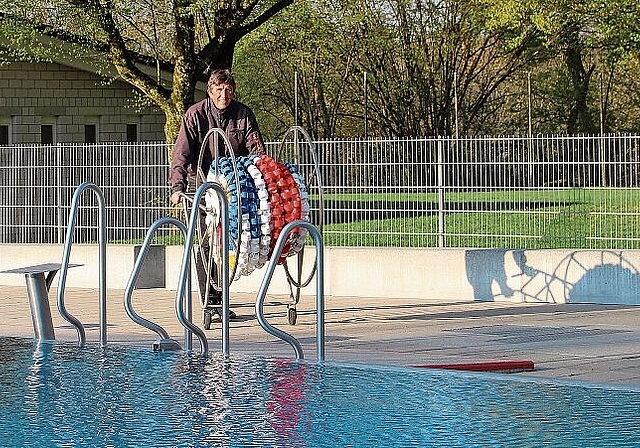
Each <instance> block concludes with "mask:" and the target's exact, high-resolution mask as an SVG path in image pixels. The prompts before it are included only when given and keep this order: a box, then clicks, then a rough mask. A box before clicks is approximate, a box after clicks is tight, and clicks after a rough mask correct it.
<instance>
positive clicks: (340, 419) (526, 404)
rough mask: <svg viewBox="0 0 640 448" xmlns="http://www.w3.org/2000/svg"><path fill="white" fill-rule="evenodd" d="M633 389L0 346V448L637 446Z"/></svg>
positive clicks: (28, 344) (639, 394) (20, 343)
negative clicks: (30, 447)
mask: <svg viewBox="0 0 640 448" xmlns="http://www.w3.org/2000/svg"><path fill="white" fill-rule="evenodd" d="M639 402H640V389H635V388H623V387H618V388H615V387H608V386H604V385H596V384H578V383H567V382H558V381H540V380H537V379H536V380H533V379H531V378H529V379H527V378H523V377H514V376H506V375H488V374H474V373H463V372H453V371H440V370H426V369H410V368H391V367H376V366H367V365H347V364H334V363H330V362H328V363H325V364H324V365H317V364H312V363H305V362H297V361H292V360H284V359H249V358H245V357H241V356H234V355H233V353H232V356H231V358H230V359H229V360H223V359H221V358H219V357H217V356H211V357H210V358H209V359H208V360H206V361H205V360H202V359H200V358H199V357H197V356H187V355H184V354H176V353H154V352H152V351H151V350H150V349H149V348H148V347H131V346H109V347H108V348H107V349H105V350H102V349H100V348H99V347H94V346H88V347H85V348H82V349H81V348H78V347H76V346H75V345H65V344H60V343H58V344H53V345H41V346H38V345H36V344H35V343H34V342H32V341H30V340H24V339H16V338H0V446H2V447H13V446H37V447H148V448H150V447H217V446H222V447H254V446H255V447H428V446H434V447H436V446H457V447H467V446H485V447H500V446H505V447H507V446H509V447H511V446H518V447H534V446H536V447H537V446H540V445H548V446H557V447H586V446H590V447H594V446H615V447H631V446H640V425H638V422H639V421H640V420H639V419H640V405H639V404H638V403H639Z"/></svg>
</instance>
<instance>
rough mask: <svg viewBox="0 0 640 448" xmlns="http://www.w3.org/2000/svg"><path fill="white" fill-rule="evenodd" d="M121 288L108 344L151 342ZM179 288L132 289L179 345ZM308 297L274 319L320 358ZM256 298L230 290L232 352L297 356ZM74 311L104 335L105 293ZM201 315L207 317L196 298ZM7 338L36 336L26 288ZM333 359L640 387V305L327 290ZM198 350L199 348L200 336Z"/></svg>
mask: <svg viewBox="0 0 640 448" xmlns="http://www.w3.org/2000/svg"><path fill="white" fill-rule="evenodd" d="M56 297H57V296H56V290H55V287H54V288H52V290H51V292H50V294H49V298H50V302H51V305H52V315H53V322H54V327H55V332H56V339H57V340H59V341H77V334H76V331H75V329H74V328H73V327H72V326H71V325H70V324H69V323H67V322H66V321H65V320H63V319H62V318H61V317H60V315H59V313H58V311H57V309H56V305H55V303H56ZM123 297H124V293H123V291H121V290H110V291H109V298H108V324H109V325H108V339H109V343H119V342H132V343H136V344H148V345H149V348H150V349H151V344H152V343H153V341H154V340H155V339H157V336H156V335H155V334H154V333H152V332H150V331H149V330H147V329H145V328H143V327H140V326H138V325H137V324H135V323H134V322H132V321H131V320H130V319H129V317H128V316H127V315H126V313H125V311H124V307H123ZM174 297H175V293H174V292H173V291H168V290H165V289H143V290H137V291H135V294H134V295H133V306H134V308H135V310H136V312H137V313H138V314H139V315H141V316H142V317H145V318H147V319H150V320H151V321H154V322H156V323H159V324H160V325H162V326H163V327H164V328H165V329H166V330H167V331H168V332H169V334H170V335H171V336H172V337H173V338H174V339H176V340H178V341H179V342H180V343H182V342H183V337H184V331H183V329H182V327H181V326H180V324H179V323H178V321H177V319H176V317H175V313H174V307H173V301H174ZM314 300H315V299H314V298H313V297H303V298H302V299H301V301H300V304H299V305H298V316H299V317H298V323H297V325H295V326H291V325H289V324H288V323H287V318H286V315H287V314H286V312H287V307H286V304H287V303H288V301H289V299H288V297H287V296H272V295H269V296H268V297H267V304H266V308H265V312H266V317H267V319H268V320H269V322H270V323H271V324H273V325H275V326H277V327H278V328H280V329H282V330H284V331H286V332H288V333H291V334H292V335H294V336H296V337H297V338H299V339H300V341H301V342H302V344H303V347H304V350H305V358H307V359H310V360H313V359H315V311H314V310H315V303H314ZM254 301H255V297H253V296H250V295H247V294H232V298H231V303H232V308H233V309H234V310H235V311H236V312H237V314H238V316H239V319H238V320H237V321H233V322H232V323H231V329H230V335H231V336H230V351H231V356H233V354H234V353H257V354H260V355H262V356H272V355H273V356H283V357H293V356H294V352H293V350H292V348H291V347H290V346H289V345H288V344H286V343H285V342H282V341H279V340H276V339H275V338H274V337H272V336H271V335H269V334H267V333H265V332H264V331H263V330H262V328H260V326H259V324H258V322H257V320H256V319H255V312H254ZM65 304H66V306H67V310H68V311H69V312H70V313H71V314H72V315H74V316H75V317H77V318H78V319H79V320H80V321H82V322H83V323H84V325H85V327H86V332H87V340H88V341H89V342H95V341H98V340H99V329H98V321H99V320H98V291H97V290H95V289H81V288H67V290H66V292H65ZM194 305H195V306H196V312H195V317H194V321H195V322H196V323H198V324H199V323H200V322H201V317H200V314H199V309H197V306H198V303H197V301H195V302H194ZM0 307H1V309H2V318H1V319H0V336H14V337H24V338H33V327H32V324H31V317H30V312H29V305H28V300H27V293H26V289H25V288H24V287H18V286H0ZM325 307H326V318H325V319H326V360H327V361H348V362H358V363H370V364H387V365H401V366H414V365H423V364H447V363H475V362H491V361H511V360H531V361H533V363H534V365H535V370H534V371H530V372H523V373H515V374H514V375H527V376H536V377H545V378H557V379H570V380H575V381H586V382H598V383H610V384H621V385H633V386H640V306H633V305H588V304H530V303H513V302H470V301H464V302H445V301H425V300H419V299H406V298H403V299H382V298H372V297H335V296H328V297H326V300H325ZM207 335H208V336H209V344H210V351H211V352H212V353H213V352H216V351H220V350H221V345H220V336H221V332H220V324H219V323H217V324H214V325H213V328H212V329H211V330H209V331H208V332H207ZM194 349H195V350H196V351H198V350H199V345H198V341H197V339H196V338H194Z"/></svg>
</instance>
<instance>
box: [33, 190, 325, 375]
mask: <svg viewBox="0 0 640 448" xmlns="http://www.w3.org/2000/svg"><path fill="white" fill-rule="evenodd" d="M208 189H213V190H214V191H215V193H216V194H217V196H218V201H219V203H220V205H221V209H220V212H221V217H222V220H223V225H224V228H228V227H229V210H228V204H227V201H226V192H225V191H224V189H223V188H222V186H220V185H218V184H216V183H212V182H206V183H203V184H202V185H200V187H199V188H198V190H197V191H196V193H195V196H194V201H193V206H192V207H193V209H192V211H191V214H190V220H189V225H188V227H185V225H184V224H183V223H182V222H181V221H179V220H177V219H175V218H170V217H165V218H160V219H158V220H156V221H155V222H154V223H153V224H152V225H151V227H150V228H149V229H148V231H147V235H146V237H145V240H144V242H143V244H142V247H141V250H140V252H139V254H138V257H137V259H136V262H135V265H134V268H133V271H132V273H131V276H130V278H129V282H128V283H127V287H126V290H125V297H124V306H125V310H126V312H127V315H128V316H129V317H130V318H131V319H132V320H133V321H134V322H136V323H138V324H139V325H141V326H144V327H145V328H148V329H150V330H151V331H154V332H155V333H156V334H158V336H159V339H158V340H157V341H156V342H154V350H161V351H165V350H179V349H180V345H179V344H178V343H177V342H176V341H174V340H173V339H171V338H170V337H169V335H168V333H167V332H166V331H165V330H164V329H163V328H162V327H161V326H160V325H157V324H155V323H154V322H151V321H149V320H147V319H145V318H143V317H141V316H140V315H138V314H137V313H136V312H135V310H134V309H133V306H132V305H131V296H132V294H133V290H134V288H135V283H136V280H137V278H138V275H139V273H140V270H141V268H142V263H143V261H144V259H145V257H146V255H147V253H148V249H149V247H150V245H151V242H152V240H153V235H154V233H155V231H156V230H157V229H158V228H159V227H161V226H163V225H166V224H171V225H174V226H176V227H178V229H179V230H180V231H181V232H182V234H183V235H184V236H185V245H184V251H183V257H182V265H181V269H180V279H179V281H178V288H177V292H176V301H175V309H176V315H177V317H178V320H179V321H180V323H181V324H182V326H183V327H184V328H185V350H186V351H191V350H192V334H195V335H196V336H197V337H198V339H199V341H200V345H201V353H202V355H203V356H207V355H208V342H207V338H206V335H205V334H204V332H203V331H202V330H201V329H200V328H199V327H197V326H196V325H194V324H193V323H192V322H191V320H192V308H191V300H189V299H190V297H191V269H190V250H191V245H192V243H193V239H194V234H195V228H196V225H197V216H198V207H199V203H200V198H201V197H202V195H203V194H204V193H205V191H206V190H208ZM85 190H91V191H93V192H94V193H95V194H96V196H97V199H98V205H99V209H98V211H99V213H98V244H99V269H100V272H99V296H100V309H99V312H100V315H99V318H100V346H101V347H103V348H104V347H106V346H107V306H106V304H107V287H106V206H105V199H104V194H103V193H102V190H101V189H100V188H99V187H98V186H96V185H95V184H92V183H90V182H85V183H83V184H81V185H80V186H79V187H78V188H77V189H76V191H75V193H74V196H73V200H72V203H71V210H70V213H69V224H68V228H67V235H66V238H65V244H64V251H63V256H62V263H61V265H60V276H59V281H58V293H57V294H58V296H57V305H58V311H59V312H60V315H61V316H62V317H63V318H64V319H65V320H67V321H68V322H69V323H70V324H71V325H73V326H74V327H75V328H76V330H77V332H78V341H79V345H80V346H84V345H85V343H86V333H85V330H84V326H83V325H82V323H81V322H80V320H78V319H77V318H76V317H74V316H73V315H72V314H71V313H69V312H68V311H67V309H66V305H65V302H64V292H65V285H66V279H67V271H68V269H69V267H73V266H74V265H70V264H69V259H70V255H71V249H72V245H73V232H74V230H75V222H76V217H77V213H78V208H79V201H80V197H81V196H82V194H83V192H84V191H85ZM300 227H303V228H306V229H307V230H308V231H309V234H310V235H311V237H312V239H313V241H314V245H315V252H316V260H315V268H316V275H317V278H316V316H317V320H316V346H317V360H318V361H319V362H322V361H324V359H325V322H324V246H323V241H322V235H321V234H320V232H319V230H318V229H317V228H316V227H315V226H314V225H313V224H311V223H310V222H308V221H302V220H297V221H294V222H291V223H289V224H287V225H286V226H285V227H284V228H283V229H282V232H281V234H280V236H279V238H278V240H277V242H276V245H275V247H274V250H273V254H272V256H271V260H270V262H269V264H268V266H267V271H266V273H265V276H264V278H263V281H262V284H261V286H260V289H259V292H258V295H257V298H256V303H255V309H256V317H257V319H258V322H259V324H260V326H261V327H262V328H263V329H264V330H265V331H266V332H267V333H269V334H271V335H273V336H275V337H277V338H279V339H281V340H283V341H285V342H287V343H288V344H289V345H291V346H292V347H293V349H294V351H295V354H296V358H297V359H304V352H303V349H302V345H301V344H300V342H299V341H298V340H297V339H296V338H295V337H293V336H292V335H290V334H288V333H286V332H284V331H282V330H279V329H278V328H276V327H274V326H273V325H271V324H270V323H269V322H268V321H267V320H266V318H265V316H264V300H265V297H266V294H267V290H268V287H269V284H270V283H271V280H272V277H273V273H274V271H275V268H276V265H277V261H278V259H279V258H280V256H281V254H282V251H283V248H284V246H285V244H286V241H287V238H288V236H289V234H290V233H291V232H293V231H294V230H296V229H298V228H300ZM228 238H229V236H228V232H222V247H228V243H229V241H228ZM54 274H55V272H54ZM52 278H53V277H52V276H51V277H47V281H46V289H44V290H43V291H45V292H43V293H42V294H36V295H42V296H43V297H29V299H30V301H31V300H34V299H35V300H39V301H43V300H44V301H47V297H46V290H48V287H49V285H50V284H51V281H52ZM221 280H222V351H223V354H224V356H225V357H228V356H229V258H228V257H222V279H221ZM36 292H37V291H36ZM33 294H35V293H30V295H33ZM47 304H48V302H47ZM40 308H41V309H42V310H44V307H40ZM47 310H48V306H47ZM48 315H49V318H48V319H47V313H45V312H38V313H36V314H34V315H32V319H33V321H34V327H37V328H38V330H39V331H38V332H37V334H40V335H49V337H47V338H46V339H47V340H53V339H54V337H53V334H54V333H53V326H52V324H51V323H50V322H51V319H50V314H48ZM47 322H49V323H47Z"/></svg>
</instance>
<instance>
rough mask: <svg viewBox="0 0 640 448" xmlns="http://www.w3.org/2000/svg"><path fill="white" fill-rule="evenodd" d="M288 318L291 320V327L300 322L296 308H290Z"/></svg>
mask: <svg viewBox="0 0 640 448" xmlns="http://www.w3.org/2000/svg"><path fill="white" fill-rule="evenodd" d="M287 317H288V318H289V325H295V324H296V322H297V320H298V312H297V311H296V309H295V308H289V310H288V312H287Z"/></svg>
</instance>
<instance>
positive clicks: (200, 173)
mask: <svg viewBox="0 0 640 448" xmlns="http://www.w3.org/2000/svg"><path fill="white" fill-rule="evenodd" d="M213 134H218V135H220V136H221V137H222V140H223V141H224V146H225V147H226V149H227V152H228V154H229V155H230V159H231V165H233V177H234V180H235V182H236V191H238V192H239V191H240V177H239V176H238V165H237V163H236V154H235V153H234V151H233V146H231V142H230V141H229V137H227V134H226V133H225V132H224V131H223V130H222V129H220V128H211V129H209V130H208V131H207V133H206V134H205V135H204V137H203V138H202V145H201V146H200V154H199V155H198V174H197V175H196V188H198V187H199V186H200V185H199V184H198V176H200V178H201V179H200V180H201V181H202V183H205V182H207V174H205V173H204V172H203V171H202V157H203V155H204V149H205V146H206V144H207V139H208V138H209V137H211V136H212V135H213ZM213 149H214V153H213V154H212V157H213V159H214V160H215V159H216V158H217V157H218V156H219V155H220V151H219V149H218V141H217V140H215V144H214V145H213ZM215 174H216V175H218V174H219V173H218V166H217V165H215ZM237 196H238V211H237V213H236V218H237V222H238V226H240V225H241V223H242V198H241V195H240V194H238V195H237ZM225 200H226V192H225ZM224 228H225V229H228V228H229V225H228V224H227V226H226V227H224ZM227 231H228V230H227ZM241 233H242V232H241V229H238V237H237V238H236V241H235V247H236V252H235V256H236V260H238V259H239V258H240V257H239V255H240V234H241ZM198 238H199V239H200V240H202V238H203V237H202V235H201V234H200V227H198ZM223 248H224V251H228V250H229V249H228V246H223ZM210 254H211V255H212V254H213V253H212V252H210ZM202 259H203V260H204V259H205V257H204V254H202ZM237 269H238V263H235V264H234V266H233V272H232V273H231V275H230V276H229V279H230V281H233V279H234V278H236V270H237ZM210 272H211V270H210V269H207V288H208V287H209V285H210V284H211V283H210V282H211V278H210V277H209V275H211V274H210ZM218 273H219V271H218ZM218 278H220V277H219V276H218ZM206 292H207V295H208V293H209V291H208V290H207V291H206Z"/></svg>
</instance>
